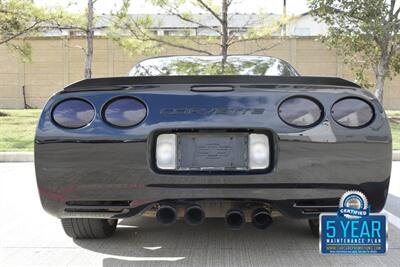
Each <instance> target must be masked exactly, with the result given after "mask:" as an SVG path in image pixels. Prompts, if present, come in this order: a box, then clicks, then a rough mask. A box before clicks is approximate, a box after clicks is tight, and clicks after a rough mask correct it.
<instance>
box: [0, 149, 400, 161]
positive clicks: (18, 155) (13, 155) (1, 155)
mask: <svg viewBox="0 0 400 267" xmlns="http://www.w3.org/2000/svg"><path fill="white" fill-rule="evenodd" d="M392 160H393V161H400V150H394V151H393V156H392ZM32 161H33V152H0V162H32Z"/></svg>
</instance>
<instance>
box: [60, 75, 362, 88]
mask: <svg viewBox="0 0 400 267" xmlns="http://www.w3.org/2000/svg"><path fill="white" fill-rule="evenodd" d="M162 84H190V85H193V84H201V85H205V86H207V85H220V84H224V85H230V84H241V85H245V86H249V85H266V86H267V85H270V86H281V85H291V86H323V87H356V88H360V86H359V85H357V84H355V83H353V82H350V81H348V80H345V79H341V78H336V77H319V76H245V75H240V76H239V75H238V76H236V75H235V76H234V75H220V76H138V77H112V78H95V79H86V80H81V81H79V82H76V83H73V84H71V85H68V86H67V87H65V88H64V90H63V92H79V91H94V90H96V91H102V90H122V89H128V88H130V87H132V86H140V85H142V86H146V85H152V86H158V85H162Z"/></svg>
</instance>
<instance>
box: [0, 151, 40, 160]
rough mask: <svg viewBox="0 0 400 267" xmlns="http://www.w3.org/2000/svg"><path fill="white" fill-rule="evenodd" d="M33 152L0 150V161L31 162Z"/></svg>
mask: <svg viewBox="0 0 400 267" xmlns="http://www.w3.org/2000/svg"><path fill="white" fill-rule="evenodd" d="M32 161H33V152H0V162H32Z"/></svg>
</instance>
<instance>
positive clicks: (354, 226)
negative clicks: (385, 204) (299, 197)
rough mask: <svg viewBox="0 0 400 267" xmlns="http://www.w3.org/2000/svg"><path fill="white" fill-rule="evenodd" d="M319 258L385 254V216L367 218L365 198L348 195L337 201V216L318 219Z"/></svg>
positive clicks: (358, 193) (329, 215)
mask: <svg viewBox="0 0 400 267" xmlns="http://www.w3.org/2000/svg"><path fill="white" fill-rule="evenodd" d="M319 220H320V252H321V253H322V254H382V253H385V252H386V250H387V222H386V217H385V215H380V214H370V207H369V206H368V200H367V198H366V196H365V195H364V194H363V193H361V192H359V191H348V192H346V193H345V194H343V196H342V197H341V199H340V202H339V208H338V212H337V214H334V213H322V214H321V215H320V218H319Z"/></svg>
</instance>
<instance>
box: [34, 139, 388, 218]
mask: <svg viewBox="0 0 400 267" xmlns="http://www.w3.org/2000/svg"><path fill="white" fill-rule="evenodd" d="M277 143H279V146H278V147H277V151H276V155H275V162H274V166H273V167H274V168H273V170H271V171H270V172H268V173H261V174H236V175H225V174H218V175H210V174H208V175H204V174H202V175H195V174H160V173H156V172H154V171H153V170H152V168H151V166H150V160H149V153H148V147H149V146H148V144H147V141H137V142H128V143H123V142H117V143H110V142H96V143H90V142H88V143H75V142H69V143H63V142H46V143H37V144H36V145H35V164H36V174H37V182H38V188H39V193H40V198H41V201H42V204H43V207H44V208H45V210H46V211H47V212H49V213H50V214H52V215H54V216H56V217H59V218H66V217H102V218H111V217H114V218H115V217H128V216H133V215H136V214H138V213H140V212H141V211H143V210H145V209H147V208H148V207H151V206H152V205H154V203H159V202H164V201H176V200H202V199H225V200H226V199H230V200H239V201H261V202H267V203H270V204H271V206H272V207H273V208H274V209H276V210H279V211H280V212H281V213H283V214H285V215H287V216H289V217H293V218H311V217H316V216H318V213H319V212H321V211H326V209H324V207H327V206H330V207H331V208H330V209H329V211H332V205H333V206H335V203H336V205H337V202H338V199H339V198H340V196H341V195H342V194H343V193H344V192H346V191H347V190H360V191H362V192H364V193H365V194H366V196H367V198H368V201H369V203H370V204H371V209H372V211H373V212H378V211H380V210H381V209H382V208H383V206H384V204H385V201H386V197H387V191H388V186H389V177H390V168H391V144H390V143H384V142H364V143H361V142H336V143H322V142H310V141H299V140H296V141H291V140H284V138H280V140H279V141H278V142H277ZM74 201H78V202H79V201H88V202H91V203H93V201H98V203H101V205H100V204H99V205H98V206H96V207H87V206H86V207H71V206H70V205H68V203H71V202H74ZM105 203H109V204H105ZM114 203H125V204H123V205H122V208H121V207H118V205H114ZM326 203H328V204H326ZM332 203H333V204H332ZM333 208H334V207H333Z"/></svg>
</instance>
